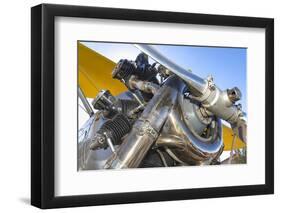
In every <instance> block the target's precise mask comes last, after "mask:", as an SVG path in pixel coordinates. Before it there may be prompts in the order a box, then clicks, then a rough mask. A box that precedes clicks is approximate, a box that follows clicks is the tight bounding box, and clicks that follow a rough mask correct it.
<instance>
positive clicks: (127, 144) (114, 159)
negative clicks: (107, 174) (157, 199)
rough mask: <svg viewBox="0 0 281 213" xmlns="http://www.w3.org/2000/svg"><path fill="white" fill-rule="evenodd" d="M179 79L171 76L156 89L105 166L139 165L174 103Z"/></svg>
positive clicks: (134, 166) (117, 167) (132, 166)
mask: <svg viewBox="0 0 281 213" xmlns="http://www.w3.org/2000/svg"><path fill="white" fill-rule="evenodd" d="M180 81H181V80H180V79H179V78H177V77H176V76H171V77H170V78H169V79H168V80H167V81H166V82H165V84H164V85H163V86H162V87H161V88H160V89H159V90H158V91H157V93H156V94H155V95H154V97H153V98H152V99H151V100H150V101H149V103H148V104H147V105H146V108H145V110H144V111H143V113H142V115H141V116H140V117H139V119H138V120H137V121H136V122H135V124H134V125H133V128H132V130H131V132H130V133H129V134H128V136H127V137H126V138H125V140H124V141H123V143H122V144H121V145H120V147H119V148H118V149H117V150H116V154H113V155H112V156H111V157H110V158H109V159H108V161H107V163H106V165H105V168H107V169H108V168H114V169H121V168H136V167H138V166H139V165H140V163H141V162H142V160H143V158H144V157H145V155H146V153H147V152H148V150H149V149H150V148H151V146H152V145H153V144H154V142H155V141H156V139H157V137H158V135H159V133H160V130H161V128H162V126H163V125H164V123H165V121H166V119H167V118H168V115H169V111H170V109H171V107H172V106H173V105H174V104H175V103H176V100H177V94H178V88H177V86H178V85H179V82H180Z"/></svg>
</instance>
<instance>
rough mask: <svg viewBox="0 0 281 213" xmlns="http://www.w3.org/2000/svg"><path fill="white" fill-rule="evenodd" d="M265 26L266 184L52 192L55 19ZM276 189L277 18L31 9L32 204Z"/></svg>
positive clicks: (144, 199) (96, 202) (54, 205)
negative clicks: (275, 84) (275, 36)
mask: <svg viewBox="0 0 281 213" xmlns="http://www.w3.org/2000/svg"><path fill="white" fill-rule="evenodd" d="M59 16H63V17H80V18H100V19H113V20H114V19H115V20H132V21H145V22H168V23H183V24H200V25H217V26H237V27H251V28H264V29H265V32H266V41H265V43H266V48H265V51H266V52H265V61H266V64H265V71H266V78H265V84H266V110H265V115H266V118H265V120H266V125H265V126H266V127H265V131H266V135H265V141H266V144H265V161H266V162H265V184H262V185H246V186H225V187H215V188H199V189H180V190H164V191H145V192H130V193H112V194H95V195H79V196H76V195H75V196H61V197H56V196H55V195H54V189H55V182H54V177H55V171H54V163H55V161H54V157H55V156H54V131H55V125H54V122H55V99H54V95H55V88H54V78H55V77H54V76H55V75H54V65H55V64H54V60H55V53H54V50H55V47H54V22H55V17H59ZM272 193H274V20H273V19H271V18H256V17H240V16H222V15H208V14H194V13H178V12H164V11H148V10H131V9H113V8H102V7H86V6H67V5H53V4H41V5H38V6H35V7H32V8H31V204H32V205H34V206H37V207H39V208H43V209H46V208H59V207H75V206H90V205H105V204H121V203H137V202H153V201H169V200H182V199H198V198H217V197H228V196H246V195H259V194H272Z"/></svg>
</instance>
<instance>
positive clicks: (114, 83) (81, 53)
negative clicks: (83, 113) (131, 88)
mask: <svg viewBox="0 0 281 213" xmlns="http://www.w3.org/2000/svg"><path fill="white" fill-rule="evenodd" d="M115 65H116V64H115V63H114V62H113V61H111V60H109V59H108V58H106V57H104V56H102V55H101V54H99V53H97V52H95V51H93V50H91V49H90V48H88V47H86V46H85V45H83V44H81V43H80V42H79V43H78V73H79V74H78V81H79V85H80V88H81V89H82V91H83V93H84V95H85V96H86V97H87V98H94V97H96V95H97V94H98V92H99V91H100V90H102V89H108V90H109V91H110V92H111V93H112V95H118V94H120V93H122V92H124V91H126V90H127V88H126V86H125V85H124V84H122V83H121V82H120V81H118V80H116V79H113V78H112V77H111V72H112V70H113V68H114V67H115Z"/></svg>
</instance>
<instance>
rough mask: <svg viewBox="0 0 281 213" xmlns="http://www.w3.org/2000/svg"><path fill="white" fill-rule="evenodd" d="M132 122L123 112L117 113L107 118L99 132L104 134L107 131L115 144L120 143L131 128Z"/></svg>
mask: <svg viewBox="0 0 281 213" xmlns="http://www.w3.org/2000/svg"><path fill="white" fill-rule="evenodd" d="M131 127H132V125H131V123H130V121H129V120H128V118H127V117H126V116H125V115H123V114H121V113H120V114H116V115H115V116H114V117H113V118H112V119H110V120H107V121H106V122H105V123H104V124H103V125H102V126H101V128H100V129H99V130H98V132H97V134H100V135H104V133H106V135H107V137H109V138H110V139H111V141H112V143H113V144H114V145H117V144H120V142H121V138H122V137H123V136H124V135H126V134H127V133H128V132H129V131H130V130H131Z"/></svg>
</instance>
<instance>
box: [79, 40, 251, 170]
mask: <svg viewBox="0 0 281 213" xmlns="http://www.w3.org/2000/svg"><path fill="white" fill-rule="evenodd" d="M136 46H137V47H138V48H139V49H140V50H141V51H142V52H144V53H145V54H147V55H149V56H150V57H152V58H153V59H154V60H156V61H157V62H158V63H160V64H161V66H164V67H165V68H166V69H168V70H169V71H171V73H169V74H168V75H167V76H169V77H167V79H165V81H163V82H164V83H163V84H161V85H160V86H159V85H157V84H153V83H152V82H148V81H141V80H139V79H137V78H136V77H135V76H133V75H132V76H131V77H130V79H129V81H128V83H129V87H130V90H132V91H131V92H132V93H128V94H131V95H130V97H129V96H128V94H127V96H128V99H136V100H137V101H138V102H139V103H140V105H139V106H138V107H137V108H135V109H133V110H131V111H130V112H129V113H128V115H127V116H128V118H129V119H131V118H134V120H133V121H130V122H132V128H131V130H130V132H129V133H126V135H125V136H124V137H122V138H121V139H120V143H118V144H120V145H118V146H113V144H112V142H111V141H110V140H108V137H107V136H106V135H105V139H106V140H105V141H106V142H107V144H108V147H103V148H104V149H97V150H91V142H92V141H93V139H94V138H95V137H96V135H97V134H96V133H97V131H98V129H99V128H100V127H101V125H102V124H103V123H104V122H105V121H106V119H107V118H105V117H104V114H103V113H101V112H100V111H98V113H96V114H95V115H94V116H92V117H91V118H90V120H89V122H88V123H87V126H86V127H85V128H84V129H83V132H82V131H81V133H80V135H81V137H80V139H79V140H80V143H79V169H101V168H105V169H122V168H136V167H139V166H140V165H141V163H142V161H143V160H144V159H145V157H146V155H147V153H148V152H149V150H150V149H152V148H153V149H156V151H157V153H158V154H159V155H160V158H161V160H162V162H163V164H164V165H165V164H166V161H165V159H163V155H162V152H166V154H168V155H169V156H170V157H171V158H172V159H174V161H175V162H177V165H206V164H207V165H208V164H212V163H217V162H218V161H219V156H220V155H221V153H222V151H223V148H224V145H223V141H222V124H221V120H220V119H223V120H225V121H227V122H228V123H230V124H231V126H232V128H233V131H234V133H235V134H236V135H237V136H239V137H240V138H241V140H243V141H244V142H245V143H246V122H245V121H244V120H243V113H242V110H241V107H240V106H239V105H236V104H235V103H236V101H238V100H239V99H240V98H241V96H242V95H241V92H240V90H239V89H238V88H236V87H234V88H232V89H227V90H224V91H222V90H220V89H219V87H218V86H217V85H216V84H215V83H214V81H213V78H212V77H211V76H209V77H208V78H206V79H202V78H201V77H199V76H197V75H195V74H193V73H191V72H189V71H187V70H185V69H183V68H182V67H180V66H178V65H177V64H175V63H174V62H172V61H170V60H169V59H167V58H166V57H165V56H163V55H162V54H161V53H159V52H158V51H157V50H156V49H155V48H154V47H152V46H150V45H144V44H138V45H136ZM127 86H128V85H127ZM140 91H142V92H148V93H151V94H152V95H153V97H152V98H151V99H149V101H147V102H144V100H143V99H142V96H141V92H140ZM81 92H82V91H81ZM81 94H82V95H83V93H81ZM79 97H80V95H79ZM115 98H117V99H118V97H115ZM89 112H90V109H89ZM131 114H133V115H135V114H138V116H137V117H134V116H131ZM95 148H99V147H95Z"/></svg>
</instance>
